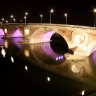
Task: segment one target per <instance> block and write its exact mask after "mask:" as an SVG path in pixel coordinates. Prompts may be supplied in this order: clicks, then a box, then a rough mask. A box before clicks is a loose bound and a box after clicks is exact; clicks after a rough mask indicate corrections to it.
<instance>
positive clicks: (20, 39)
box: [12, 37, 22, 49]
mask: <svg viewBox="0 0 96 96" xmlns="http://www.w3.org/2000/svg"><path fill="white" fill-rule="evenodd" d="M12 41H13V43H14V45H16V46H17V47H18V48H20V49H21V48H22V45H21V44H17V42H20V41H22V37H19V38H12Z"/></svg>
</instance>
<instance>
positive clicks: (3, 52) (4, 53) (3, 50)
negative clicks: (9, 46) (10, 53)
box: [1, 48, 6, 57]
mask: <svg viewBox="0 0 96 96" xmlns="http://www.w3.org/2000/svg"><path fill="white" fill-rule="evenodd" d="M1 54H2V55H3V57H5V55H6V52H5V49H3V48H2V50H1Z"/></svg>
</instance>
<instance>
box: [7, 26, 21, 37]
mask: <svg viewBox="0 0 96 96" xmlns="http://www.w3.org/2000/svg"><path fill="white" fill-rule="evenodd" d="M8 37H23V32H22V30H21V29H20V28H18V27H14V28H10V29H9V30H8Z"/></svg>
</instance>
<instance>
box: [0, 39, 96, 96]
mask: <svg viewBox="0 0 96 96" xmlns="http://www.w3.org/2000/svg"><path fill="white" fill-rule="evenodd" d="M8 40H9V41H8V43H9V42H11V43H9V44H10V46H9V47H8V48H7V49H6V50H5V51H6V52H8V53H9V54H11V55H8V53H7V54H6V56H5V58H4V60H3V62H6V65H7V69H8V68H9V69H11V71H10V70H9V69H8V70H7V72H8V71H10V74H12V76H10V77H11V78H13V76H14V74H16V75H15V76H16V80H17V79H18V78H19V79H18V81H19V80H20V79H21V78H23V79H21V82H23V81H24V80H25V82H26V80H27V79H28V78H29V79H28V82H26V85H27V87H26V88H25V87H24V88H25V89H27V88H29V85H30V83H31V85H30V87H32V85H33V83H32V80H33V81H37V82H39V83H40V89H42V88H41V86H43V85H44V84H45V86H46V88H47V91H46V92H48V91H49V90H50V89H52V90H51V92H53V90H55V89H54V88H53V86H54V87H55V88H57V90H59V92H60V93H61V94H62V93H63V92H64V95H65V94H66V96H78V95H69V94H79V95H84V94H87V90H88V91H89V90H94V89H96V83H94V82H96V73H95V71H94V70H96V67H94V68H92V67H93V65H94V66H96V62H95V61H94V59H95V58H94V59H93V57H95V56H96V53H95V52H94V54H92V55H91V56H90V57H89V58H88V57H84V58H83V59H80V58H79V59H78V60H77V59H74V60H66V58H65V57H64V52H65V51H64V52H63V49H62V48H59V47H53V48H52V46H50V43H41V44H32V45H21V46H22V47H21V50H20V51H18V50H16V49H15V48H13V46H14V45H15V43H13V41H10V39H8ZM11 40H12V39H11ZM17 41H18V40H17ZM17 41H16V42H17ZM53 45H54V44H53ZM15 47H17V46H15ZM61 47H62V46H61ZM54 48H57V50H55V49H54ZM58 48H59V50H60V49H61V52H60V51H58ZM9 49H11V52H10V51H9ZM0 50H2V48H1V49H0ZM17 53H18V54H17ZM14 54H15V56H13V55H14ZM93 55H94V56H93ZM13 57H14V58H13ZM10 58H11V60H10ZM5 59H7V60H5ZM1 60H2V59H1ZM14 60H15V62H14ZM13 63H14V64H13ZM8 64H9V65H8ZM3 65H4V64H3ZM10 66H11V67H10ZM34 66H35V67H34ZM39 68H41V69H39ZM14 69H15V70H14ZM43 69H44V70H43ZM45 69H47V70H48V71H47V72H46V70H45ZM42 70H43V71H42ZM15 71H16V72H15ZM13 72H14V74H13ZM48 72H50V73H48ZM53 73H54V74H55V75H53ZM8 76H9V74H8ZM15 76H14V78H15ZM26 78H27V79H26ZM12 80H13V79H12ZM14 80H15V79H14ZM46 81H47V82H46ZM11 82H12V81H11ZM13 82H14V81H13ZM15 82H17V81H15ZM21 82H19V84H20V83H21ZM28 83H29V85H28ZM39 83H38V84H39ZM24 84H25V83H24ZM38 84H37V87H36V90H35V91H36V92H37V91H38ZM22 85H23V84H22ZM34 85H36V83H35V84H34ZM12 86H13V85H12ZM24 86H25V85H24ZM44 88H45V87H44V86H43V91H42V90H40V92H41V91H42V93H43V92H44ZM17 89H18V88H16V90H17ZM21 89H22V88H21ZM21 89H20V90H21ZM33 89H34V88H33ZM57 90H55V92H57ZM66 90H67V91H66ZM23 92H24V91H23ZM31 92H32V90H31ZM50 94H51V93H50ZM61 94H60V96H62V95H61ZM40 95H41V94H40ZM64 95H63V96H64ZM35 96H36V95H35ZM41 96H46V94H44V95H41ZM49 96H50V95H49Z"/></svg>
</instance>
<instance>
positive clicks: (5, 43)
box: [4, 40, 8, 48]
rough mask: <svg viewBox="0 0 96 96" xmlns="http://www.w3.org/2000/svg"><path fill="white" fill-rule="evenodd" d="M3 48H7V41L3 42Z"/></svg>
mask: <svg viewBox="0 0 96 96" xmlns="http://www.w3.org/2000/svg"><path fill="white" fill-rule="evenodd" d="M4 46H5V48H8V41H7V40H5V42H4Z"/></svg>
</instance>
